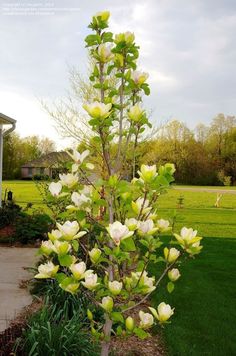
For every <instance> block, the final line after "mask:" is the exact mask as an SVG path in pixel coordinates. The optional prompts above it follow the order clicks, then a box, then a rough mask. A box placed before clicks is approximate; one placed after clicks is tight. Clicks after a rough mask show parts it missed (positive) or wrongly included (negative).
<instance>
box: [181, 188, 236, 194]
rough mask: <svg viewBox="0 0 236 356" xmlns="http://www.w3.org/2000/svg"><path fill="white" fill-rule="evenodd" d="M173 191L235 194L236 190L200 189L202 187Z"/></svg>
mask: <svg viewBox="0 0 236 356" xmlns="http://www.w3.org/2000/svg"><path fill="white" fill-rule="evenodd" d="M174 189H175V190H185V191H190V192H207V193H216V194H217V193H220V194H236V189H235V190H234V189H220V188H219V189H218V188H202V187H174Z"/></svg>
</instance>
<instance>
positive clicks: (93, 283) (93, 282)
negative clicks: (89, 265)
mask: <svg viewBox="0 0 236 356" xmlns="http://www.w3.org/2000/svg"><path fill="white" fill-rule="evenodd" d="M97 280H98V276H97V274H96V273H90V274H89V275H86V276H85V281H84V282H82V284H83V285H84V287H85V288H87V289H90V290H93V289H95V288H96V287H97V286H98V285H99V283H97Z"/></svg>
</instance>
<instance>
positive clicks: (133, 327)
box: [35, 11, 201, 355]
mask: <svg viewBox="0 0 236 356" xmlns="http://www.w3.org/2000/svg"><path fill="white" fill-rule="evenodd" d="M109 15H110V14H109V12H107V11H106V12H101V13H98V14H96V15H95V16H94V17H93V18H92V22H91V24H90V25H89V27H90V28H91V29H92V30H93V31H94V33H93V34H90V35H88V36H87V37H86V39H85V41H86V44H87V47H88V48H89V53H90V56H91V57H92V59H93V62H94V68H93V72H92V73H91V76H90V80H91V82H92V84H93V86H94V88H95V89H96V90H97V98H96V100H95V101H93V102H88V103H85V104H84V105H83V107H84V109H85V110H86V111H87V113H88V115H89V124H90V125H91V128H92V131H93V134H94V135H93V138H92V139H93V140H94V141H95V142H96V143H97V144H99V145H100V148H101V152H102V160H103V162H104V172H103V176H102V177H103V179H101V178H99V177H97V180H96V181H94V179H93V181H91V179H90V177H91V170H92V169H93V165H92V164H91V163H89V151H87V150H86V151H84V152H83V153H79V152H78V151H77V150H74V151H73V153H71V152H70V155H71V158H72V161H73V163H71V165H70V172H68V173H66V174H61V175H60V180H59V181H58V182H53V183H51V184H50V185H49V190H50V192H51V195H52V198H51V199H54V200H55V203H56V202H58V201H60V204H62V203H63V204H64V206H65V207H66V209H65V211H66V212H65V211H64V212H63V213H62V214H59V215H58V219H57V222H56V229H55V230H52V231H51V232H50V233H49V234H48V237H49V240H48V241H44V242H42V246H41V248H40V252H41V253H42V254H43V255H44V256H45V257H46V258H47V259H48V261H47V262H45V263H44V264H41V265H40V266H39V267H38V274H37V275H36V276H35V278H45V279H55V280H56V281H57V282H58V283H59V286H60V287H61V288H62V289H64V290H65V291H67V292H69V293H72V294H76V293H79V292H80V293H83V294H85V295H86V296H87V297H88V298H90V300H91V304H92V305H93V308H90V309H91V310H88V312H87V313H88V318H89V320H90V322H91V332H92V334H93V335H94V337H96V338H97V339H99V340H101V341H102V351H101V354H102V355H108V352H109V343H110V337H111V335H118V336H119V335H122V336H124V335H131V334H136V335H137V336H139V337H140V338H145V337H148V336H149V329H150V328H151V327H152V326H153V325H154V324H155V323H159V324H161V325H163V324H165V323H168V322H169V319H170V317H171V316H172V315H173V313H174V309H173V308H172V307H171V306H170V305H168V304H166V303H165V302H161V303H160V304H159V305H158V307H157V309H155V308H153V307H151V306H148V307H147V305H150V304H147V303H144V302H145V301H146V300H147V299H148V298H149V296H150V295H151V293H153V292H154V291H155V293H157V292H158V289H159V287H160V283H161V282H162V281H163V284H164V282H165V284H166V283H167V289H168V291H169V292H172V290H173V289H174V283H175V282H176V281H177V280H178V279H179V277H180V272H179V270H178V268H176V266H178V264H179V262H180V260H181V258H183V257H185V256H193V255H195V254H198V253H199V252H200V250H201V246H200V240H201V237H198V236H197V231H194V230H193V229H191V228H186V227H183V228H182V230H181V231H180V233H174V231H173V228H172V227H171V225H170V223H169V221H167V220H163V219H161V218H160V217H159V215H158V212H157V202H158V197H159V196H160V194H161V193H162V192H163V191H164V190H166V189H167V188H168V187H169V185H170V183H171V182H172V181H173V174H174V171H175V168H174V166H173V164H169V163H167V164H165V165H164V166H161V167H159V169H157V167H156V166H155V165H153V166H148V165H142V166H141V168H140V170H138V172H135V150H136V147H137V144H138V140H139V137H140V135H142V133H143V132H144V130H145V128H146V127H147V126H150V123H149V121H148V118H147V115H146V113H145V110H144V109H143V107H142V95H143V94H146V95H148V94H149V87H148V84H147V83H146V80H147V78H148V74H147V73H142V72H140V71H137V70H136V66H137V65H136V61H137V58H138V55H139V52H138V47H137V46H136V44H135V42H134V41H135V37H134V34H133V33H130V32H125V33H120V34H117V35H115V36H114V35H113V34H112V33H111V32H108V31H106V28H107V27H108V19H109ZM110 75H112V76H115V77H117V78H118V80H117V85H116V86H115V87H110V86H109V82H110V81H109V76H110ZM111 147H112V149H111ZM114 147H115V148H114ZM130 148H132V151H133V166H132V167H127V165H126V155H127V151H128V149H130ZM114 151H115V152H114ZM127 168H129V169H130V170H131V171H134V172H135V173H136V174H135V175H136V177H135V178H133V179H132V181H131V182H128V181H127V180H126V179H124V172H126V171H127ZM166 232H168V235H172V236H173V238H172V240H171V241H170V242H169V244H168V241H169V240H168V239H167V238H166V235H167V234H166ZM163 243H164V246H165V247H162V244H163ZM171 244H174V245H175V247H172V245H171ZM157 263H158V271H159V273H157V275H158V278H155V277H154V276H152V275H150V273H149V265H150V264H152V265H153V264H157ZM166 277H167V279H166ZM166 280H167V282H166ZM165 284H164V285H165ZM97 308H99V309H101V310H102V311H103V313H104V317H103V318H99V320H96V318H95V317H94V315H95V313H94V310H96V309H97ZM136 314H137V315H136ZM96 315H97V313H96Z"/></svg>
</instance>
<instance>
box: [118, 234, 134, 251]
mask: <svg viewBox="0 0 236 356" xmlns="http://www.w3.org/2000/svg"><path fill="white" fill-rule="evenodd" d="M121 247H122V250H124V251H126V252H132V251H136V246H135V243H134V240H133V239H132V237H129V238H127V239H124V240H122V241H121Z"/></svg>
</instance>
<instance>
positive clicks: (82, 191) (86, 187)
mask: <svg viewBox="0 0 236 356" xmlns="http://www.w3.org/2000/svg"><path fill="white" fill-rule="evenodd" d="M92 191H93V187H92V186H91V185H84V187H83V189H80V191H79V192H80V194H84V195H91V194H92Z"/></svg>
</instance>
